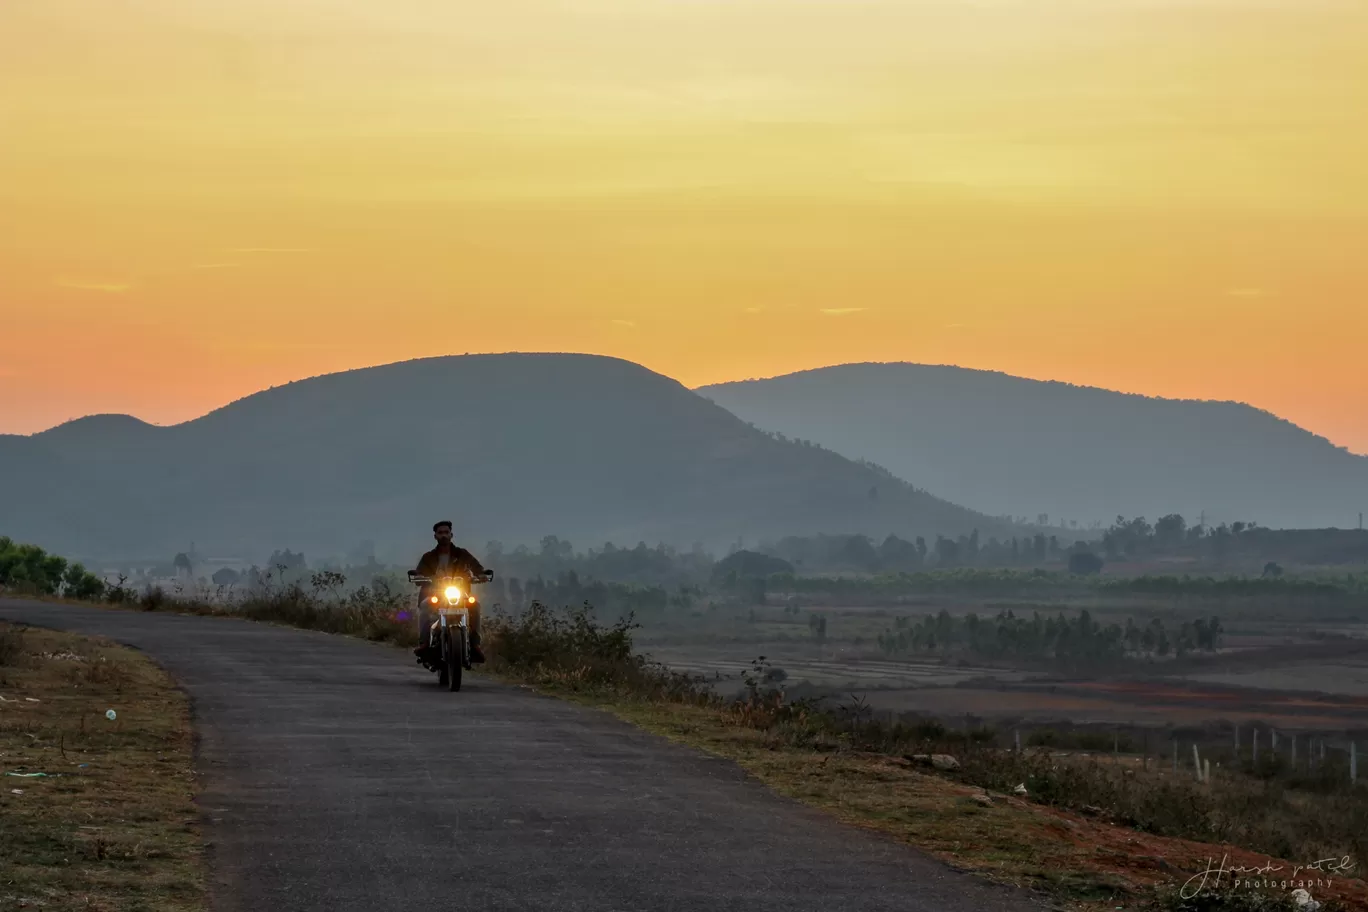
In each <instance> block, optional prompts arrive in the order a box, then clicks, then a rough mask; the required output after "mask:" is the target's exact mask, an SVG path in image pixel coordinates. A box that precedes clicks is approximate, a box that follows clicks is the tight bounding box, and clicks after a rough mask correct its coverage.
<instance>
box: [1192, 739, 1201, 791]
mask: <svg viewBox="0 0 1368 912" xmlns="http://www.w3.org/2000/svg"><path fill="white" fill-rule="evenodd" d="M1192 765H1193V766H1194V767H1196V769H1197V781H1198V782H1201V781H1202V758H1201V756H1200V755H1198V753H1197V742H1196V741H1194V742H1192Z"/></svg>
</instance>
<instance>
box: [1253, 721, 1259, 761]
mask: <svg viewBox="0 0 1368 912" xmlns="http://www.w3.org/2000/svg"><path fill="white" fill-rule="evenodd" d="M1251 737H1252V738H1253V739H1254V740H1253V742H1252V744H1253V758H1254V765H1255V766H1258V765H1259V730H1258V729H1257V728H1256V729H1254V734H1253V735H1252V736H1251Z"/></svg>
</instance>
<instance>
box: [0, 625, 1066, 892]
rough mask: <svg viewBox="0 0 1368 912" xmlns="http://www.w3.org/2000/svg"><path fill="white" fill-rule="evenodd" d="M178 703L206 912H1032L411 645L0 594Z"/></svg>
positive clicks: (889, 845) (752, 787) (883, 843)
mask: <svg viewBox="0 0 1368 912" xmlns="http://www.w3.org/2000/svg"><path fill="white" fill-rule="evenodd" d="M0 618H4V619H7V620H15V621H23V622H27V623H31V624H36V625H41V626H47V627H59V628H63V629H67V630H72V631H76V632H80V633H93V634H102V635H105V636H108V637H111V638H113V639H115V640H118V641H121V642H124V643H127V644H129V645H132V646H134V647H136V648H138V649H141V650H143V651H144V652H146V653H148V654H150V655H151V656H152V657H154V658H155V659H156V660H157V661H159V662H160V663H161V664H162V665H163V666H164V667H165V668H166V669H168V670H169V671H170V672H171V673H172V674H173V675H175V677H176V678H177V679H178V680H179V681H180V682H181V684H182V685H183V686H184V687H185V689H186V690H187V691H188V692H189V694H190V697H191V699H192V701H193V712H194V717H195V724H196V726H197V728H198V730H199V732H200V734H201V738H202V741H201V745H200V757H199V765H200V768H201V772H202V774H203V784H204V793H203V795H202V797H201V806H202V808H203V809H204V813H205V815H206V818H207V824H206V828H205V834H206V837H207V839H208V841H209V844H210V856H209V857H210V864H211V888H212V895H213V899H214V902H213V908H214V909H215V910H216V912H264V910H270V912H313V910H317V912H324V910H326V912H388V910H400V909H403V910H407V909H432V910H441V912H449V910H455V909H465V908H469V909H476V910H505V909H507V910H538V912H540V910H548V912H560V910H567V912H569V910H596V912H597V910H603V912H608V910H622V912H627V910H631V912H638V910H641V912H644V910H651V912H656V910H661V912H663V910H672V912H674V910H678V912H685V910H707V912H719V910H732V909H735V910H738V912H739V910H745V912H768V910H774V912H780V910H782V912H800V910H819V909H820V910H823V912H828V910H840V912H864V910H892V909H899V910H936V912H960V910H963V912H1008V910H1012V912H1015V910H1027V909H1038V908H1040V905H1038V904H1037V903H1036V902H1035V901H1034V900H1031V899H1029V898H1027V897H1024V896H1021V895H1019V894H1015V893H1012V892H1009V891H1007V890H1002V889H998V888H996V887H994V886H991V885H988V884H985V883H982V882H980V881H978V880H975V879H973V878H971V877H967V876H965V875H962V874H959V873H957V872H955V871H952V870H950V869H949V868H947V867H945V866H944V865H941V864H940V863H938V862H936V861H934V860H932V859H929V858H927V857H926V856H923V855H920V854H918V853H916V852H913V851H911V850H908V849H906V848H904V847H902V846H899V845H897V844H895V843H894V842H892V841H891V840H885V839H883V838H881V837H878V836H875V835H871V834H867V833H864V832H862V831H859V830H856V829H853V828H848V827H844V826H842V825H840V824H838V823H836V822H834V821H832V820H830V819H828V818H826V817H825V816H823V815H821V814H820V813H818V812H816V811H812V810H809V809H807V808H804V807H802V806H801V805H798V804H796V803H794V802H791V801H788V800H786V799H783V798H780V797H777V796H775V795H773V794H771V793H770V792H768V791H767V790H766V789H765V788H764V787H763V786H761V785H759V784H758V783H757V782H755V781H754V780H752V779H749V778H748V777H747V776H746V775H745V774H744V773H743V772H741V771H740V770H739V769H738V768H737V767H736V766H734V765H733V764H731V763H728V762H726V761H723V760H719V759H716V758H712V757H708V756H706V755H704V754H701V753H698V752H695V751H692V750H689V749H687V748H683V747H680V746H677V745H674V744H671V743H669V742H667V741H665V740H663V739H660V738H657V737H655V736H652V735H649V734H646V733H644V732H641V731H639V730H637V729H635V728H633V727H631V726H629V725H626V724H624V723H621V722H619V721H617V720H616V719H613V718H612V717H610V716H608V715H606V714H604V713H599V712H595V711H592V710H587V709H584V708H582V707H577V706H574V705H571V704H569V703H565V702H562V701H559V700H555V699H551V698H547V697H540V696H537V695H534V694H530V693H528V692H527V691H524V690H520V689H517V688H513V687H509V686H506V685H501V684H499V683H497V682H493V681H490V680H489V679H487V678H485V677H483V676H477V677H476V678H475V679H474V680H473V681H469V682H468V683H467V684H466V686H465V688H464V689H463V690H462V691H461V692H460V693H459V694H449V693H447V692H445V691H444V690H440V689H438V687H437V686H436V683H435V675H430V674H428V673H427V672H425V671H423V670H422V669H420V668H418V666H416V665H414V664H413V662H412V660H411V659H410V658H409V657H408V656H407V655H406V654H405V653H403V652H401V651H398V650H395V649H392V648H389V647H384V646H378V645H374V644H370V643H365V642H361V641H358V640H352V639H348V638H344V637H334V636H329V635H326V634H320V633H314V632H310V631H297V630H286V629H280V628H275V627H270V626H266V625H261V624H253V623H250V622H245V621H236V620H229V619H220V618H199V617H179V616H171V615H147V614H138V613H131V612H130V613H124V612H113V611H102V610H99V609H84V608H69V607H61V606H52V605H40V604H34V603H22V602H13V601H0Z"/></svg>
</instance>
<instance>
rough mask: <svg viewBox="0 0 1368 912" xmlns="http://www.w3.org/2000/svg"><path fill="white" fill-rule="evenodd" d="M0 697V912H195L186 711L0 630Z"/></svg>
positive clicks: (198, 890)
mask: <svg viewBox="0 0 1368 912" xmlns="http://www.w3.org/2000/svg"><path fill="white" fill-rule="evenodd" d="M0 697H3V702H0V909H5V910H8V909H35V910H76V909H80V910H86V912H123V910H128V912H133V910H140V912H180V910H186V912H189V910H200V909H203V908H204V901H205V892H204V881H203V857H202V854H201V843H200V837H199V833H198V830H197V825H198V810H197V808H196V805H195V803H194V794H195V791H196V785H195V780H194V772H193V768H192V764H193V755H194V741H193V736H192V734H191V730H190V719H189V707H188V704H187V702H186V699H185V697H184V695H183V694H182V693H181V692H180V691H179V690H177V689H176V687H175V686H174V684H173V683H172V682H171V680H170V679H169V678H168V677H167V675H166V674H165V673H164V672H162V671H161V670H160V669H158V668H157V667H156V666H155V665H153V664H152V663H151V662H150V661H148V660H147V659H145V658H144V657H142V656H141V655H139V654H137V653H136V652H133V651H132V650H129V649H125V648H122V647H119V646H115V645H114V644H112V643H109V642H107V641H104V640H97V639H91V638H86V637H78V636H75V635H72V634H66V633H56V632H52V631H47V630H39V629H34V628H22V627H15V626H11V625H7V624H4V623H0ZM111 709H112V710H114V711H115V714H116V718H115V719H113V720H110V719H109V718H107V716H106V713H107V711H108V710H111Z"/></svg>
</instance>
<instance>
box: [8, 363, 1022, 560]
mask: <svg viewBox="0 0 1368 912" xmlns="http://www.w3.org/2000/svg"><path fill="white" fill-rule="evenodd" d="M0 504H3V505H4V506H3V510H0V533H3V534H8V535H11V536H13V537H14V538H16V539H20V540H28V541H33V542H35V543H37V544H41V545H44V546H46V547H49V548H52V549H54V550H58V551H62V552H66V553H71V554H75V555H81V556H92V557H93V556H99V557H104V558H120V557H132V556H135V555H137V556H141V555H149V556H155V555H161V556H165V555H169V554H172V553H174V552H176V551H179V550H184V549H185V548H187V547H188V546H189V543H190V542H192V541H193V542H194V543H195V544H196V547H197V549H198V550H199V551H200V552H201V553H205V554H213V553H219V554H225V553H235V554H241V555H249V556H257V557H258V558H259V556H261V555H265V554H267V553H269V552H270V551H271V550H272V549H274V548H284V547H290V548H294V549H296V550H298V549H301V548H302V549H304V550H305V551H306V553H310V554H311V555H321V554H340V553H343V552H345V551H346V550H347V549H349V548H352V547H353V546H355V545H356V543H357V542H359V541H362V540H367V539H369V540H372V541H375V542H377V543H378V545H379V548H380V551H381V554H382V556H383V555H385V554H389V555H393V556H395V557H396V558H402V559H411V558H412V557H413V556H414V555H416V553H418V552H417V550H416V549H419V548H421V547H423V546H425V545H427V544H430V541H431V538H430V535H429V533H428V529H429V528H430V526H431V524H432V523H433V522H434V521H436V520H437V519H441V518H450V519H453V520H454V521H455V523H456V527H457V537H458V539H460V540H462V541H466V542H468V543H471V544H474V545H476V546H483V544H484V543H485V542H486V541H487V540H490V539H500V540H503V541H505V542H506V543H508V544H509V545H513V544H516V543H520V542H526V543H529V544H531V543H535V542H537V541H538V540H539V539H540V538H541V537H542V536H543V535H548V534H555V535H558V536H561V537H562V538H567V539H570V540H572V541H574V542H576V543H582V544H584V545H593V544H601V543H603V542H604V541H613V542H615V543H618V544H635V543H636V542H637V541H639V540H645V541H648V542H651V543H654V542H657V541H664V542H669V543H673V544H676V545H678V546H681V547H688V546H690V545H691V544H693V543H694V542H703V543H705V544H707V545H709V546H711V547H718V548H720V547H722V546H725V545H726V544H728V543H730V542H733V541H735V540H736V539H737V538H738V537H741V538H744V540H745V541H748V542H755V541H756V540H757V539H760V538H777V537H779V536H782V535H787V534H804V533H816V532H839V531H847V532H866V533H868V534H870V535H873V536H880V537H881V536H884V535H887V534H889V533H897V534H900V535H904V536H909V535H926V536H934V535H936V534H940V533H944V534H946V535H952V534H960V533H963V532H967V531H969V530H970V529H971V528H975V527H977V528H978V529H979V530H980V532H981V534H983V535H985V536H987V535H989V534H993V533H997V534H1002V533H1003V532H1005V531H1007V530H1006V528H1005V527H1004V526H1003V525H1002V524H1001V523H1000V522H999V521H996V520H992V519H989V518H987V517H984V516H980V515H977V514H974V513H972V512H971V511H968V510H965V509H963V508H960V507H958V506H955V505H953V504H950V503H948V502H946V501H942V500H939V499H937V498H935V497H932V496H930V495H929V494H926V493H924V492H922V491H919V490H916V489H914V488H913V487H911V486H910V485H907V484H906V483H903V482H901V481H899V480H897V479H895V478H893V477H891V476H889V475H888V474H887V473H884V472H880V471H879V470H877V469H875V468H873V467H869V466H865V465H859V464H856V463H855V462H852V461H850V460H848V459H846V458H844V457H842V456H839V455H837V454H836V453H833V452H829V451H825V450H822V449H820V448H817V447H812V446H804V445H800V444H798V443H794V442H788V441H783V440H778V439H775V438H774V437H773V436H771V435H768V434H765V433H762V432H760V431H757V430H756V429H754V428H752V427H750V426H748V425H747V424H746V423H744V422H742V421H741V420H740V419H738V418H736V417H735V416H733V415H732V414H730V413H729V412H727V411H725V410H724V409H722V408H720V407H718V406H717V405H714V404H713V403H711V402H709V401H707V400H706V399H704V398H703V397H701V396H698V395H696V394H695V393H693V392H690V391H689V390H688V389H686V388H685V387H683V386H681V385H680V384H679V383H677V382H675V381H674V380H671V379H669V378H667V377H663V376H661V375H659V374H655V373H652V372H650V371H648V370H646V369H645V368H642V367H640V366H638V365H636V364H632V363H630V362H626V361H620V360H616V359H610V358H601V357H594V356H588V355H558V354H507V355H472V356H461V357H447V358H433V359H424V360H418V361H408V362H404V363H399V364H391V365H387V366H383V367H375V368H368V369H363V370H353V371H348V372H345V373H339V374H331V375H327V376H322V377H315V378H312V379H308V380H302V381H299V382H295V383H291V384H288V385H286V386H281V387H276V388H273V389H270V390H266V391H264V392H260V393H257V394H255V395H253V396H249V397H247V398H245V399H242V400H239V401H237V402H234V403H232V404H231V405H228V406H226V407H224V408H221V409H219V410H217V411H214V412H212V413H210V414H208V415H205V416H204V417H202V418H199V419H196V420H194V421H190V422H187V423H184V424H180V425H176V426H173V427H154V426H151V425H147V424H143V423H142V422H140V421H137V420H136V419H133V418H129V417H127V416H110V415H104V416H95V417H90V418H84V419H80V420H78V421H73V422H70V423H67V424H64V425H61V426H59V427H56V428H53V429H51V430H49V431H45V432H43V433H40V434H36V435H33V436H31V437H16V436H9V437H0Z"/></svg>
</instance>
